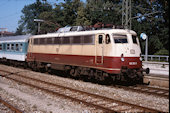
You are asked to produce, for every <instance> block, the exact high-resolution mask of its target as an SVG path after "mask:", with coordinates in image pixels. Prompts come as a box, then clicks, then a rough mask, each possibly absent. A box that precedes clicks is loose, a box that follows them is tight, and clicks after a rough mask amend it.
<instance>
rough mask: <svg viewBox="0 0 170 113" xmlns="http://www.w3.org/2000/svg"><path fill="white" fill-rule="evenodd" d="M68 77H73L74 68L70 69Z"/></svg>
mask: <svg viewBox="0 0 170 113" xmlns="http://www.w3.org/2000/svg"><path fill="white" fill-rule="evenodd" d="M70 75H71V76H72V77H75V69H74V68H72V69H71V70H70Z"/></svg>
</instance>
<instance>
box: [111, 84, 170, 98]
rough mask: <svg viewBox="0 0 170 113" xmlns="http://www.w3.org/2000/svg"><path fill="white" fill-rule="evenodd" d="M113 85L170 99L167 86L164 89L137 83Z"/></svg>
mask: <svg viewBox="0 0 170 113" xmlns="http://www.w3.org/2000/svg"><path fill="white" fill-rule="evenodd" d="M113 87H118V88H123V89H125V90H131V91H135V92H140V93H146V94H149V95H155V96H159V97H164V98H168V99H169V89H167V88H164V89H163V88H156V87H150V86H146V85H135V86H120V85H115V86H113Z"/></svg>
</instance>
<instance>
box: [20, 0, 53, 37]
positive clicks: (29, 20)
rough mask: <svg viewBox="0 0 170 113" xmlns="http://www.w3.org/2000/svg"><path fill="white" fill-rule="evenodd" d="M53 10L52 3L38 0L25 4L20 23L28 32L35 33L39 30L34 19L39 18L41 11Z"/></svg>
mask: <svg viewBox="0 0 170 113" xmlns="http://www.w3.org/2000/svg"><path fill="white" fill-rule="evenodd" d="M51 10H52V6H51V5H50V4H48V3H42V2H41V1H40V0H37V1H36V2H35V3H33V4H30V5H26V6H24V8H23V9H22V13H23V15H22V16H21V20H20V21H19V24H20V25H23V27H24V28H25V30H26V32H28V33H32V34H35V33H36V32H37V23H35V22H34V19H36V18H38V17H39V15H40V13H42V12H44V11H51Z"/></svg>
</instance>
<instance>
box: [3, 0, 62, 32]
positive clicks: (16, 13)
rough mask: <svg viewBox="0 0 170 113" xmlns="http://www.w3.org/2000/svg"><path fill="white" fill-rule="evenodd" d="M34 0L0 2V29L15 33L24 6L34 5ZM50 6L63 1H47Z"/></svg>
mask: <svg viewBox="0 0 170 113" xmlns="http://www.w3.org/2000/svg"><path fill="white" fill-rule="evenodd" d="M35 1H36V0H0V28H7V31H9V32H15V31H16V29H17V27H18V21H19V20H20V17H21V15H22V13H21V10H22V9H23V8H24V6H25V5H29V4H32V3H34V2H35ZM47 1H48V2H49V3H50V4H51V5H53V4H54V3H58V2H62V1H63V0H47Z"/></svg>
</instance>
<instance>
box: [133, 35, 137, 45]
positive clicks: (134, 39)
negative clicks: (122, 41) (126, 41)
mask: <svg viewBox="0 0 170 113" xmlns="http://www.w3.org/2000/svg"><path fill="white" fill-rule="evenodd" d="M132 41H133V43H134V44H137V37H136V36H134V35H132Z"/></svg>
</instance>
